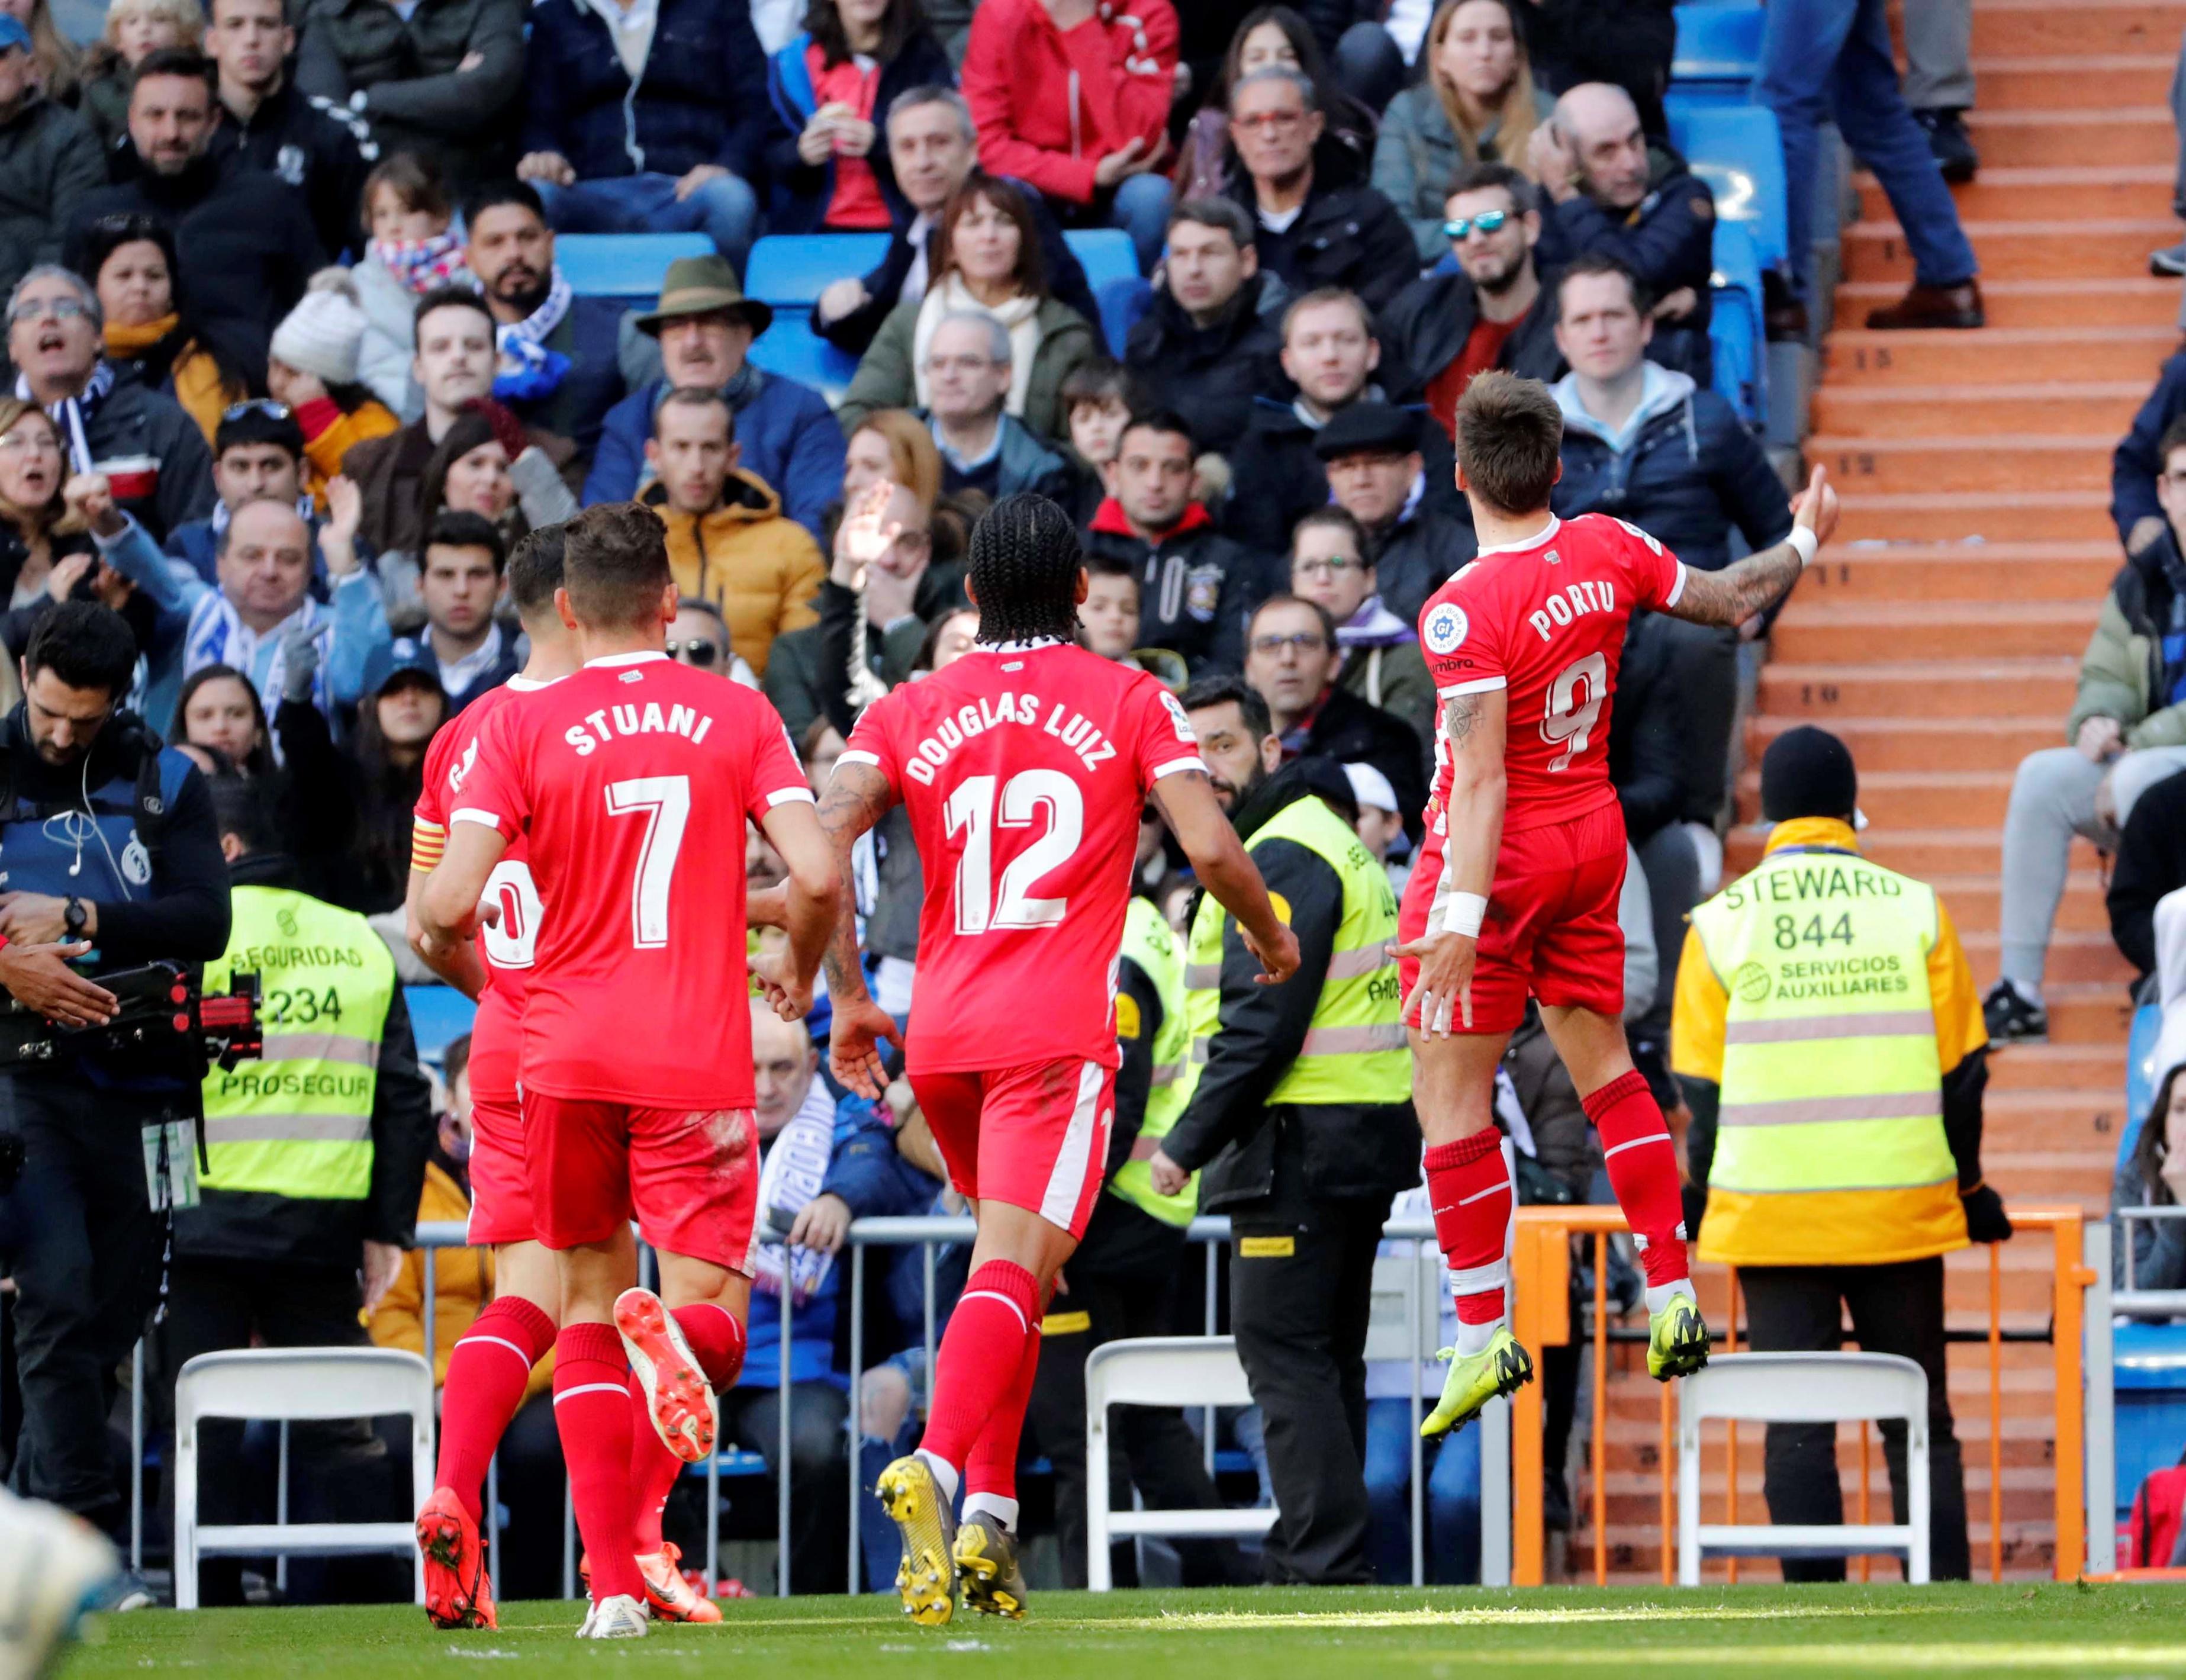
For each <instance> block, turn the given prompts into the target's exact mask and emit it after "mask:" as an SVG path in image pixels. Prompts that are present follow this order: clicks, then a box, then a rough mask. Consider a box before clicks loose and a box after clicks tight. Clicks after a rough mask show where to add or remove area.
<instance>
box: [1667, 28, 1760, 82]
mask: <svg viewBox="0 0 2186 1680" xmlns="http://www.w3.org/2000/svg"><path fill="white" fill-rule="evenodd" d="M1676 17H1677V21H1678V44H1677V46H1676V48H1674V49H1673V53H1672V56H1671V59H1670V86H1671V87H1673V88H1674V89H1676V90H1677V92H1679V93H1681V94H1690V95H1695V96H1697V97H1700V98H1708V99H1711V100H1714V101H1717V102H1719V103H1722V102H1727V103H1730V104H1745V103H1746V97H1747V93H1748V91H1749V90H1750V89H1751V88H1752V85H1753V76H1754V72H1755V71H1756V70H1759V69H1760V67H1761V31H1762V26H1763V13H1762V9H1761V8H1760V7H1758V6H1751V5H1724V6H1679V7H1678V8H1676Z"/></svg>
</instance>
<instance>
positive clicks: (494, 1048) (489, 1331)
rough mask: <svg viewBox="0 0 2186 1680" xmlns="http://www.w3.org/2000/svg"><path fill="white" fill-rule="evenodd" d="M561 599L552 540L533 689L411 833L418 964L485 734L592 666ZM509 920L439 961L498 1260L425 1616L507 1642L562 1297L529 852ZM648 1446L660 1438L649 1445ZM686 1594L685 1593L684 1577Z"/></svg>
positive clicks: (514, 581) (434, 1546)
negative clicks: (503, 1626)
mask: <svg viewBox="0 0 2186 1680" xmlns="http://www.w3.org/2000/svg"><path fill="white" fill-rule="evenodd" d="M561 586H562V533H561V531H560V529H559V528H558V527H555V526H547V527H546V528H544V529H540V530H536V531H534V532H532V533H531V534H530V535H528V536H527V537H525V538H524V540H523V541H522V542H521V543H519V544H518V545H517V549H516V552H515V553H514V554H513V555H512V556H511V557H510V558H509V563H508V592H509V596H510V599H511V600H512V601H513V602H514V604H515V607H516V612H517V616H518V619H519V620H520V621H521V622H522V624H523V625H524V634H525V635H526V636H529V637H530V641H531V653H530V658H529V659H528V660H527V661H526V662H525V664H524V670H523V672H522V674H521V675H517V676H513V677H511V678H510V679H509V680H508V681H507V683H506V684H505V685H504V686H502V687H499V688H496V689H491V690H490V691H488V692H486V693H485V694H482V695H480V696H479V697H478V698H477V699H476V700H474V701H473V702H472V703H470V704H469V705H468V706H466V707H465V708H463V709H462V712H461V713H460V714H457V716H456V717H455V718H454V719H452V720H451V721H450V722H449V723H448V725H446V727H445V728H443V729H442V730H441V731H440V733H439V734H437V735H435V736H434V737H433V744H432V745H431V747H429V748H427V749H426V753H425V770H424V786H423V791H422V792H420V793H419V795H418V808H417V810H416V812H415V814H414V815H413V817H412V831H411V843H410V885H409V893H408V900H409V901H408V910H409V916H408V921H409V923H410V928H409V932H410V940H411V944H412V947H413V948H418V949H419V950H420V955H426V953H425V952H424V950H423V949H422V947H423V935H422V931H421V930H420V929H419V927H418V898H419V896H420V894H421V893H423V888H424V884H425V881H426V878H427V876H429V875H430V874H431V873H432V871H433V870H434V866H435V865H438V864H439V863H440V856H441V854H442V852H443V851H444V850H445V849H446V845H447V837H448V813H449V811H450V809H451V808H452V807H453V806H454V805H455V804H459V803H461V800H462V790H463V786H464V783H465V781H467V780H468V776H469V775H470V771H471V768H472V766H473V764H475V763H476V761H477V758H478V740H479V732H480V731H482V730H483V729H484V728H485V723H486V720H488V719H489V718H490V717H491V716H493V714H494V713H495V712H496V711H497V710H498V709H499V708H501V707H502V706H504V705H507V704H509V703H513V702H518V701H520V700H522V699H523V698H524V697H525V696H526V695H530V694H535V693H536V692H539V691H540V690H541V689H543V688H545V687H547V686H548V685H549V684H550V683H553V682H557V681H558V680H561V679H562V678H563V677H565V676H568V675H569V674H570V673H571V672H572V671H574V670H575V669H577V653H576V647H575V643H574V642H573V641H571V639H570V636H569V631H568V630H567V628H566V627H565V626H564V625H563V623H562V620H561V619H560V617H559V616H558V614H557V613H555V611H554V591H557V590H558V589H559V588H560V587H561ZM485 895H486V897H487V898H488V899H491V900H493V901H494V902H495V903H496V904H497V905H498V907H499V912H500V913H499V916H497V918H496V921H493V922H492V923H491V924H490V925H488V926H486V927H484V928H482V929H480V931H479V938H478V940H477V941H476V942H475V943H471V942H465V943H463V944H458V945H456V946H453V947H451V948H449V949H447V950H446V952H445V953H434V954H432V955H429V957H428V960H429V961H430V962H431V964H432V966H433V968H434V971H435V972H437V973H439V974H440V977H441V978H442V979H444V980H446V981H447V982H448V983H450V984H451V985H453V986H456V987H457V988H460V989H461V990H462V992H463V993H464V994H466V995H468V996H469V997H471V998H474V999H475V1000H477V1002H478V1018H477V1020H476V1021H475V1022H474V1023H473V1025H472V1028H471V1061H470V1080H471V1157H470V1179H471V1213H470V1224H469V1228H468V1232H467V1235H468V1237H469V1239H470V1240H471V1241H472V1242H473V1243H474V1244H476V1245H478V1246H484V1247H490V1248H491V1249H492V1250H493V1264H494V1290H493V1300H492V1302H490V1304H489V1305H488V1306H487V1307H486V1308H485V1311H484V1312H482V1313H479V1315H478V1318H477V1319H475V1320H474V1322H473V1324H471V1327H470V1329H469V1330H466V1331H465V1332H464V1333H463V1335H462V1337H461V1338H460V1339H459V1340H458V1341H457V1343H456V1346H455V1349H454V1351H453V1352H451V1353H450V1354H449V1356H448V1380H447V1383H446V1386H445V1387H444V1388H443V1390H442V1391H441V1403H440V1461H439V1464H438V1467H437V1469H436V1470H434V1477H433V1481H434V1489H433V1497H432V1498H429V1499H428V1500H427V1501H426V1502H425V1504H424V1506H423V1509H421V1510H419V1511H418V1547H419V1548H420V1549H422V1550H423V1553H424V1554H425V1613H426V1615H427V1616H429V1617H430V1618H431V1619H432V1621H433V1624H434V1626H435V1627H496V1626H497V1625H498V1624H497V1622H496V1618H495V1614H494V1605H493V1593H492V1590H491V1588H490V1584H489V1582H488V1581H487V1578H486V1573H485V1547H484V1546H483V1545H482V1544H481V1543H480V1542H479V1521H480V1520H481V1518H482V1516H483V1515H484V1504H483V1491H484V1487H485V1472H486V1466H487V1464H489V1463H490V1461H491V1459H492V1458H493V1454H494V1451H495V1449H496V1447H497V1446H498V1445H499V1443H500V1441H501V1436H502V1431H504V1430H506V1429H507V1427H508V1421H509V1420H510V1419H511V1418H513V1417H514V1416H515V1415H516V1408H518V1406H520V1405H522V1404H523V1403H524V1388H525V1386H526V1385H527V1384H528V1383H529V1382H530V1377H531V1368H532V1367H533V1366H534V1365H535V1364H538V1362H539V1361H540V1360H541V1358H545V1357H546V1355H547V1351H548V1350H549V1349H550V1348H552V1347H553V1345H554V1332H555V1330H556V1323H555V1320H556V1315H557V1314H558V1313H559V1311H560V1309H561V1281H560V1280H559V1278H558V1276H557V1275H556V1273H555V1267H554V1257H553V1256H552V1254H550V1253H548V1252H547V1250H546V1249H545V1248H544V1247H542V1246H541V1245H540V1243H539V1242H538V1240H537V1239H536V1238H535V1235H534V1234H533V1230H532V1221H531V1197H530V1193H529V1191H528V1190H526V1189H525V1187H524V1123H523V1120H522V1117H520V1116H519V1115H518V1112H517V1098H516V1063H517V1044H518V1035H519V1033H520V1032H521V1030H522V1023H523V1019H524V987H525V983H526V982H527V981H528V979H529V977H530V967H531V962H532V955H533V952H534V949H535V945H536V942H537V939H538V936H539V913H540V904H539V891H538V888H536V887H535V886H534V885H533V883H532V880H531V870H530V865H528V864H527V863H526V862H525V861H524V840H523V838H522V837H521V836H519V837H518V838H517V840H516V842H515V843H513V845H511V846H510V847H509V848H508V850H507V853H506V854H504V855H503V856H502V860H501V861H500V863H499V864H497V865H496V866H495V868H494V871H493V874H492V876H490V878H489V880H488V882H487V883H486V888H485ZM647 1433H648V1435H649V1434H650V1431H647ZM678 1584H681V1577H680V1576H679V1577H678Z"/></svg>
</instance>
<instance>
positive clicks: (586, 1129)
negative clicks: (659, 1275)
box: [524, 1090, 759, 1277]
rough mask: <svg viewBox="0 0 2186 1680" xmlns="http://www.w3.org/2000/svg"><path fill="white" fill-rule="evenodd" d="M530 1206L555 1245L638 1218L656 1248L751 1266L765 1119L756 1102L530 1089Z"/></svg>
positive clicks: (590, 1237) (592, 1238)
mask: <svg viewBox="0 0 2186 1680" xmlns="http://www.w3.org/2000/svg"><path fill="white" fill-rule="evenodd" d="M524 1165H525V1168H526V1173H527V1177H528V1178H529V1180H530V1186H531V1207H532V1215H533V1218H534V1219H535V1222H536V1228H537V1229H536V1232H535V1235H537V1236H538V1239H539V1240H540V1241H541V1242H543V1243H545V1244H546V1245H547V1247H549V1248H574V1247H575V1246H577V1245H578V1244H580V1243H587V1242H605V1241H607V1240H608V1239H609V1238H611V1237H612V1236H614V1234H615V1233H616V1232H617V1231H618V1230H619V1229H621V1228H622V1227H623V1226H624V1225H625V1224H628V1223H629V1222H630V1219H631V1217H632V1216H633V1215H635V1216H636V1219H637V1230H638V1235H640V1236H642V1237H643V1238H644V1239H645V1240H647V1242H649V1243H651V1244H652V1245H653V1246H654V1247H655V1248H657V1249H660V1250H664V1252H668V1253H670V1254H687V1255H689V1256H690V1257H692V1259H694V1260H706V1261H710V1262H711V1263H713V1264H715V1265H716V1266H726V1267H727V1268H729V1270H731V1271H732V1272H742V1273H743V1274H745V1275H746V1276H747V1277H748V1276H750V1275H751V1269H752V1258H753V1253H754V1248H755V1246H756V1240H757V1233H756V1232H755V1230H754V1220H755V1218H756V1216H757V1214H758V1211H759V1125H758V1122H757V1121H756V1120H755V1119H754V1117H753V1115H752V1112H751V1110H749V1109H748V1108H716V1109H695V1110H694V1109H682V1108H638V1107H634V1106H631V1105H630V1104H628V1103H621V1102H595V1101H593V1100H590V1099H588V1098H580V1097H553V1096H547V1095H542V1094H541V1093H540V1092H537V1091H533V1090H526V1091H525V1092H524Z"/></svg>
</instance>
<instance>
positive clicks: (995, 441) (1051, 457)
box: [919, 310, 1072, 506]
mask: <svg viewBox="0 0 2186 1680" xmlns="http://www.w3.org/2000/svg"><path fill="white" fill-rule="evenodd" d="M1012 355H1013V352H1012V350H1011V349H1010V333H1009V329H1008V328H1006V327H1005V326H1003V325H1002V323H1001V322H1000V321H998V320H996V319H995V317H994V316H991V315H989V314H987V313H986V312H985V311H981V310H958V311H955V312H953V313H951V314H949V315H944V316H942V317H941V319H940V321H939V323H937V324H936V325H935V327H934V328H933V337H932V338H931V339H928V341H927V345H926V351H925V359H924V360H923V361H922V362H921V363H920V366H919V372H920V373H921V375H922V378H923V380H924V384H925V387H926V391H927V400H928V405H929V413H928V419H929V421H930V423H931V424H932V426H933V444H934V447H935V448H937V449H939V451H941V487H942V489H944V490H947V491H949V492H950V494H951V495H952V496H953V495H955V494H956V492H958V491H960V490H982V491H984V492H985V493H986V494H987V495H988V496H991V497H993V498H994V499H995V501H1001V499H1002V498H1003V497H1004V496H1015V495H1017V493H1018V492H1020V491H1022V490H1035V491H1037V492H1039V493H1040V495H1042V496H1052V497H1053V498H1054V499H1055V500H1056V501H1061V502H1062V503H1064V504H1065V505H1066V506H1068V503H1069V500H1070V496H1071V493H1072V475H1071V472H1070V468H1069V464H1068V462H1065V461H1064V460H1063V458H1062V456H1060V455H1058V454H1057V453H1056V452H1055V451H1053V450H1051V449H1050V448H1049V447H1048V446H1047V445H1045V444H1044V443H1042V442H1041V441H1040V439H1039V438H1038V437H1037V436H1036V435H1034V433H1033V431H1032V429H1031V428H1029V427H1028V426H1027V425H1025V424H1024V423H1023V421H1021V420H1019V419H1017V417H1016V416H1014V415H1012V414H1009V413H1006V412H1004V411H1005V406H1006V404H1007V402H1008V400H1009V395H1010V375H1011V372H1012Z"/></svg>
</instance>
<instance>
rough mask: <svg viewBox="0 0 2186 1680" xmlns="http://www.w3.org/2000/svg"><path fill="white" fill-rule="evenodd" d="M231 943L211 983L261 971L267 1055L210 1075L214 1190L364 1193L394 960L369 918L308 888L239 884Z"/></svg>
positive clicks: (209, 969)
mask: <svg viewBox="0 0 2186 1680" xmlns="http://www.w3.org/2000/svg"><path fill="white" fill-rule="evenodd" d="M229 902H230V904H232V905H233V927H232V930H231V931H230V932H229V934H228V940H227V950H226V951H225V952H223V953H222V954H221V957H220V959H219V960H217V961H216V962H210V963H207V964H206V965H205V989H206V991H208V992H223V991H226V990H227V983H228V977H229V976H230V975H232V974H234V973H237V972H251V971H254V970H255V972H257V974H258V977H259V985H260V992H259V997H260V1002H259V1021H260V1024H261V1027H262V1028H263V1029H264V1032H265V1037H266V1056H265V1059H264V1060H263V1061H239V1062H238V1063H237V1064H236V1065H235V1067H233V1069H232V1070H229V1071H226V1072H223V1071H222V1070H221V1069H220V1068H217V1067H216V1068H214V1069H213V1070H212V1072H210V1073H208V1074H206V1075H205V1158H206V1160H207V1161H208V1162H210V1171H209V1172H207V1173H205V1176H204V1178H203V1179H202V1180H201V1182H202V1184H204V1187H205V1189H206V1190H255V1191H259V1192H261V1193H265V1194H270V1195H273V1196H293V1197H295V1198H297V1199H298V1200H302V1201H362V1200H363V1199H364V1197H365V1196H366V1194H367V1191H369V1190H370V1189H371V1187H372V1106H373V1095H374V1093H375V1092H376V1091H377V1089H378V1083H379V1039H380V1033H382V1031H383V1030H384V1028H385V1027H386V1024H387V1006H388V1005H389V1003H390V1001H392V1000H393V998H394V995H395V959H394V958H393V957H392V956H391V955H389V953H388V949H387V944H386V942H385V941H384V940H383V939H382V938H380V937H379V935H378V934H377V933H375V932H373V930H372V924H371V923H370V922H368V921H366V920H365V919H364V918H363V917H362V916H357V915H356V914H354V913H352V912H351V911H349V910H337V909H335V908H334V906H333V905H332V904H325V903H322V901H321V900H319V899H314V898H312V897H311V896H310V895H309V894H307V893H298V892H293V891H290V890H289V889H288V888H279V887H238V888H234V889H233V891H232V892H231V893H230V894H229Z"/></svg>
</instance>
